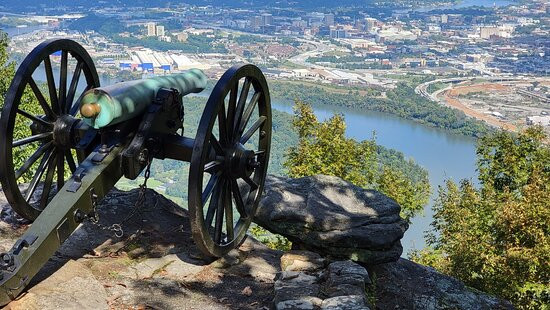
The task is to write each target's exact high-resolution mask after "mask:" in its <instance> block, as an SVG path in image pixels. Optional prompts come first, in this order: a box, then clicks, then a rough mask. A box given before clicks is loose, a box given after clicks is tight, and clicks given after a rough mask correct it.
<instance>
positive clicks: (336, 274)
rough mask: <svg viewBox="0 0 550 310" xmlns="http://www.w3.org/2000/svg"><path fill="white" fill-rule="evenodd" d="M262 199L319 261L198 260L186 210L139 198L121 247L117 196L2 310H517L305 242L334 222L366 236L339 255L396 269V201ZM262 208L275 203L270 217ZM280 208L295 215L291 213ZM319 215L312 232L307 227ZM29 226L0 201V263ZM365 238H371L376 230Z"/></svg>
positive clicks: (122, 199) (277, 185) (415, 268)
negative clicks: (364, 255) (354, 252)
mask: <svg viewBox="0 0 550 310" xmlns="http://www.w3.org/2000/svg"><path fill="white" fill-rule="evenodd" d="M267 189H268V190H267V193H266V198H265V199H264V201H263V205H262V207H261V209H260V210H261V211H262V212H264V214H268V215H269V217H266V218H272V219H273V221H274V222H277V223H272V224H271V225H272V227H281V225H284V224H281V223H278V222H280V221H282V220H283V219H284V218H289V219H292V221H290V222H291V224H292V225H291V226H289V227H291V228H292V229H304V228H299V227H298V223H299V222H300V221H303V220H304V219H306V220H307V221H308V223H309V224H308V225H309V226H307V227H306V228H307V230H308V231H311V232H312V234H309V235H307V234H305V235H304V236H303V239H304V241H303V244H308V243H310V244H311V247H312V248H316V249H317V250H318V251H319V252H318V253H315V252H311V251H291V252H289V253H282V252H281V251H276V250H272V249H269V248H267V247H265V246H264V245H263V244H261V243H259V242H257V241H256V240H254V239H253V238H248V239H247V240H246V241H245V242H244V243H243V244H242V245H241V246H240V247H239V248H238V249H235V250H233V251H231V252H230V253H229V254H228V255H227V256H226V257H223V258H221V259H218V260H215V261H212V260H209V259H206V258H203V257H202V255H201V254H200V252H199V251H198V249H197V248H196V246H195V245H194V243H193V240H192V238H191V232H190V228H189V224H188V222H189V218H188V214H187V211H186V210H184V209H182V208H180V207H179V206H178V205H177V204H175V203H174V202H172V201H170V200H168V199H166V198H165V197H163V196H162V195H160V194H158V193H156V192H154V191H153V190H147V191H146V200H145V204H144V206H143V208H142V209H140V210H139V212H138V213H137V215H136V216H135V217H133V218H132V219H131V220H129V221H127V222H125V223H124V225H123V227H122V228H123V229H124V236H123V237H122V238H117V237H116V236H115V235H114V232H113V231H111V230H109V229H107V228H108V227H109V226H111V225H112V224H114V223H118V222H120V221H121V219H124V218H125V216H126V215H127V214H129V213H130V212H131V211H132V210H133V205H134V203H135V200H136V198H137V193H138V192H137V190H133V191H130V192H123V191H119V190H113V191H111V193H110V194H109V195H108V196H107V197H106V198H105V199H104V200H102V201H101V202H100V204H99V206H98V211H99V215H100V223H99V225H94V224H92V223H89V222H85V223H84V224H83V225H82V226H81V227H80V228H79V229H78V230H77V231H76V232H75V233H74V234H73V235H72V236H71V237H70V238H69V239H68V240H67V241H66V243H65V244H64V245H63V246H62V247H61V248H60V249H59V251H58V252H56V254H55V255H54V256H53V257H52V258H51V259H50V261H49V262H48V263H47V264H46V266H45V267H44V268H43V269H42V270H41V271H40V273H39V274H38V275H37V276H36V277H35V278H34V279H33V281H32V282H31V286H29V288H28V291H27V292H26V294H24V295H22V296H21V297H20V298H19V299H18V300H17V301H15V302H13V303H11V304H10V305H8V307H7V309H44V310H49V309H59V308H78V309H105V308H109V309H201V310H208V309H262V310H267V309H271V308H273V307H278V308H279V309H331V310H343V309H354V310H355V309H367V308H370V309H511V308H512V307H511V305H510V304H509V303H507V302H505V301H503V300H499V299H497V298H494V297H491V296H488V295H486V294H483V293H481V292H476V291H474V290H471V289H469V288H467V287H465V286H464V284H462V283H461V282H460V281H458V280H456V279H453V278H450V277H447V276H444V275H441V274H439V273H437V272H436V271H435V270H433V269H431V268H427V267H424V266H421V265H418V264H415V263H412V262H410V261H407V260H405V259H399V260H397V261H396V262H390V263H382V264H378V265H376V266H368V267H365V266H367V265H366V264H361V263H360V264H357V263H354V262H351V261H348V260H344V261H342V260H338V259H337V260H334V257H335V256H337V255H334V253H333V252H331V251H329V250H327V249H325V248H324V245H320V246H315V244H314V243H312V242H313V240H319V242H322V241H323V240H324V239H315V238H319V237H315V236H314V235H313V232H324V233H325V234H321V236H326V235H328V236H329V237H330V238H328V239H329V240H337V239H334V238H336V237H334V236H338V233H339V232H338V231H334V233H333V232H332V231H331V230H330V229H327V228H330V227H335V226H334V225H333V223H332V222H334V223H336V224H335V225H338V227H352V228H354V229H355V228H358V229H359V230H358V231H366V234H367V235H368V236H367V237H365V236H361V235H360V234H358V233H357V234H355V235H353V234H352V235H349V236H346V237H341V236H339V237H338V238H343V239H344V240H346V241H345V242H344V241H343V242H344V243H345V244H346V247H348V246H349V240H351V239H346V238H352V236H357V238H362V239H361V240H362V241H361V242H362V244H368V247H363V248H360V249H359V250H361V251H371V252H368V253H371V256H369V257H370V258H371V259H370V260H368V263H372V262H373V261H374V262H378V263H380V262H382V261H387V260H395V259H396V258H397V257H398V256H399V254H400V253H401V250H400V246H399V241H398V240H399V239H400V236H401V235H402V232H399V231H400V230H404V228H405V227H406V224H405V223H404V222H403V221H402V220H401V219H400V218H399V207H398V206H397V205H396V204H395V202H393V201H391V200H390V199H388V198H386V197H384V196H382V195H379V194H377V193H376V192H373V191H364V190H361V189H358V188H355V187H353V186H350V185H349V184H347V183H345V182H343V181H340V180H338V179H335V178H330V177H322V176H320V177H312V178H306V179H300V180H297V182H294V181H292V180H287V179H280V178H273V177H270V179H269V183H268V187H267ZM315 199H317V201H315ZM269 201H273V202H274V203H275V204H274V205H273V206H272V208H273V209H272V210H271V211H272V212H269V209H268V207H269V206H268V205H266V202H269ZM285 201H288V202H289V203H291V206H294V207H293V208H286V207H285V206H284V205H283V204H284V202H285ZM302 207H303V208H306V209H305V210H302V209H299V208H302ZM324 208H326V209H324ZM339 211H341V212H342V213H341V214H338V212H339ZM293 213H296V214H293ZM271 215H273V217H271ZM314 215H315V216H318V218H319V222H314V220H313V216H314ZM277 216H279V217H277ZM332 217H333V218H332ZM28 225H29V223H28V222H26V221H23V220H21V219H20V218H18V217H17V216H16V215H15V214H14V213H13V211H12V210H11V208H10V207H9V206H8V205H7V204H6V202H5V200H3V197H2V195H1V193H0V252H3V251H6V250H8V249H9V248H10V247H11V246H12V244H13V243H14V242H15V240H16V239H17V238H18V237H19V236H20V235H21V234H22V233H23V232H24V230H25V229H26V228H27V226H28ZM369 225H374V226H370V227H369ZM266 226H267V227H268V228H269V227H271V226H269V225H268V224H266ZM309 227H313V228H309ZM372 227H378V228H377V229H375V230H372V231H371V229H372ZM383 227H386V228H388V230H389V232H385V231H384V230H383ZM361 229H363V230H361ZM374 231H378V232H376V233H375V232H374ZM377 234H380V236H378V235H377ZM294 236H295V240H296V241H298V242H300V240H302V239H301V236H300V235H294ZM368 240H370V241H368ZM336 248H338V247H336ZM340 248H341V247H340ZM350 248H352V249H354V248H353V247H350ZM365 248H368V249H365ZM395 248H398V249H399V250H395V252H393V253H394V254H391V255H388V256H382V255H379V256H376V257H375V259H373V256H372V252H379V253H383V252H384V251H385V252H386V253H388V251H389V253H392V252H391V251H392V249H395ZM372 249H377V250H376V251H373V250H372ZM327 254H329V255H327ZM344 256H345V257H352V256H350V255H344ZM390 258H391V259H390ZM367 270H368V272H367Z"/></svg>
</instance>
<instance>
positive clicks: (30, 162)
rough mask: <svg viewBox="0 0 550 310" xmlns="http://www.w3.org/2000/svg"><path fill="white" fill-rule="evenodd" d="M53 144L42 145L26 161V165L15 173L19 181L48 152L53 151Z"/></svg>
mask: <svg viewBox="0 0 550 310" xmlns="http://www.w3.org/2000/svg"><path fill="white" fill-rule="evenodd" d="M52 145H53V142H52V141H50V142H48V143H46V144H42V145H41V146H40V147H39V148H38V149H37V150H36V151H35V152H34V153H33V154H32V155H31V156H30V157H29V159H27V161H25V163H24V164H23V165H22V166H21V167H20V168H19V169H17V171H15V179H16V180H18V179H19V178H20V177H21V176H22V175H23V174H24V173H25V172H27V171H28V170H29V168H30V167H31V166H32V165H33V164H34V163H35V162H36V161H37V160H38V159H40V157H42V155H44V153H46V151H48V150H51V148H52Z"/></svg>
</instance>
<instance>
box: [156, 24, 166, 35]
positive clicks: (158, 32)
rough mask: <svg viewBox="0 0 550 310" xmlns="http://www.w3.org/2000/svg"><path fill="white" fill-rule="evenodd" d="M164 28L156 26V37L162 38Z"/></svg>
mask: <svg viewBox="0 0 550 310" xmlns="http://www.w3.org/2000/svg"><path fill="white" fill-rule="evenodd" d="M164 36H165V33H164V26H161V25H158V26H157V37H164Z"/></svg>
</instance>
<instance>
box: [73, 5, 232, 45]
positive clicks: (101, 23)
mask: <svg viewBox="0 0 550 310" xmlns="http://www.w3.org/2000/svg"><path fill="white" fill-rule="evenodd" d="M69 28H70V29H73V30H78V31H80V32H86V31H90V30H93V31H96V32H98V33H101V34H102V35H104V36H107V37H109V38H110V39H111V40H113V42H115V43H120V44H124V45H126V46H144V47H147V48H151V49H154V50H159V51H169V50H179V51H182V52H189V53H225V52H227V50H226V49H225V46H224V45H223V44H218V43H216V44H214V41H215V40H216V38H209V37H206V36H199V35H190V36H189V37H188V38H187V41H186V42H175V41H173V42H164V41H160V40H158V38H156V37H144V38H137V37H122V36H120V33H122V32H131V33H136V32H137V33H139V32H140V28H139V27H130V28H126V27H124V25H123V24H122V23H121V22H120V20H118V19H116V18H113V17H103V16H99V15H94V14H90V15H88V16H85V17H83V18H80V19H78V20H76V21H74V22H73V23H72V24H71V25H70V26H69Z"/></svg>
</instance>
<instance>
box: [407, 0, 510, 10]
mask: <svg viewBox="0 0 550 310" xmlns="http://www.w3.org/2000/svg"><path fill="white" fill-rule="evenodd" d="M513 3H514V1H510V0H460V1H458V2H457V3H454V4H450V5H439V6H426V7H418V8H414V9H406V10H397V12H409V11H415V12H429V11H431V10H453V9H462V8H467V7H471V6H480V7H486V8H488V7H502V6H507V5H510V4H513Z"/></svg>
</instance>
